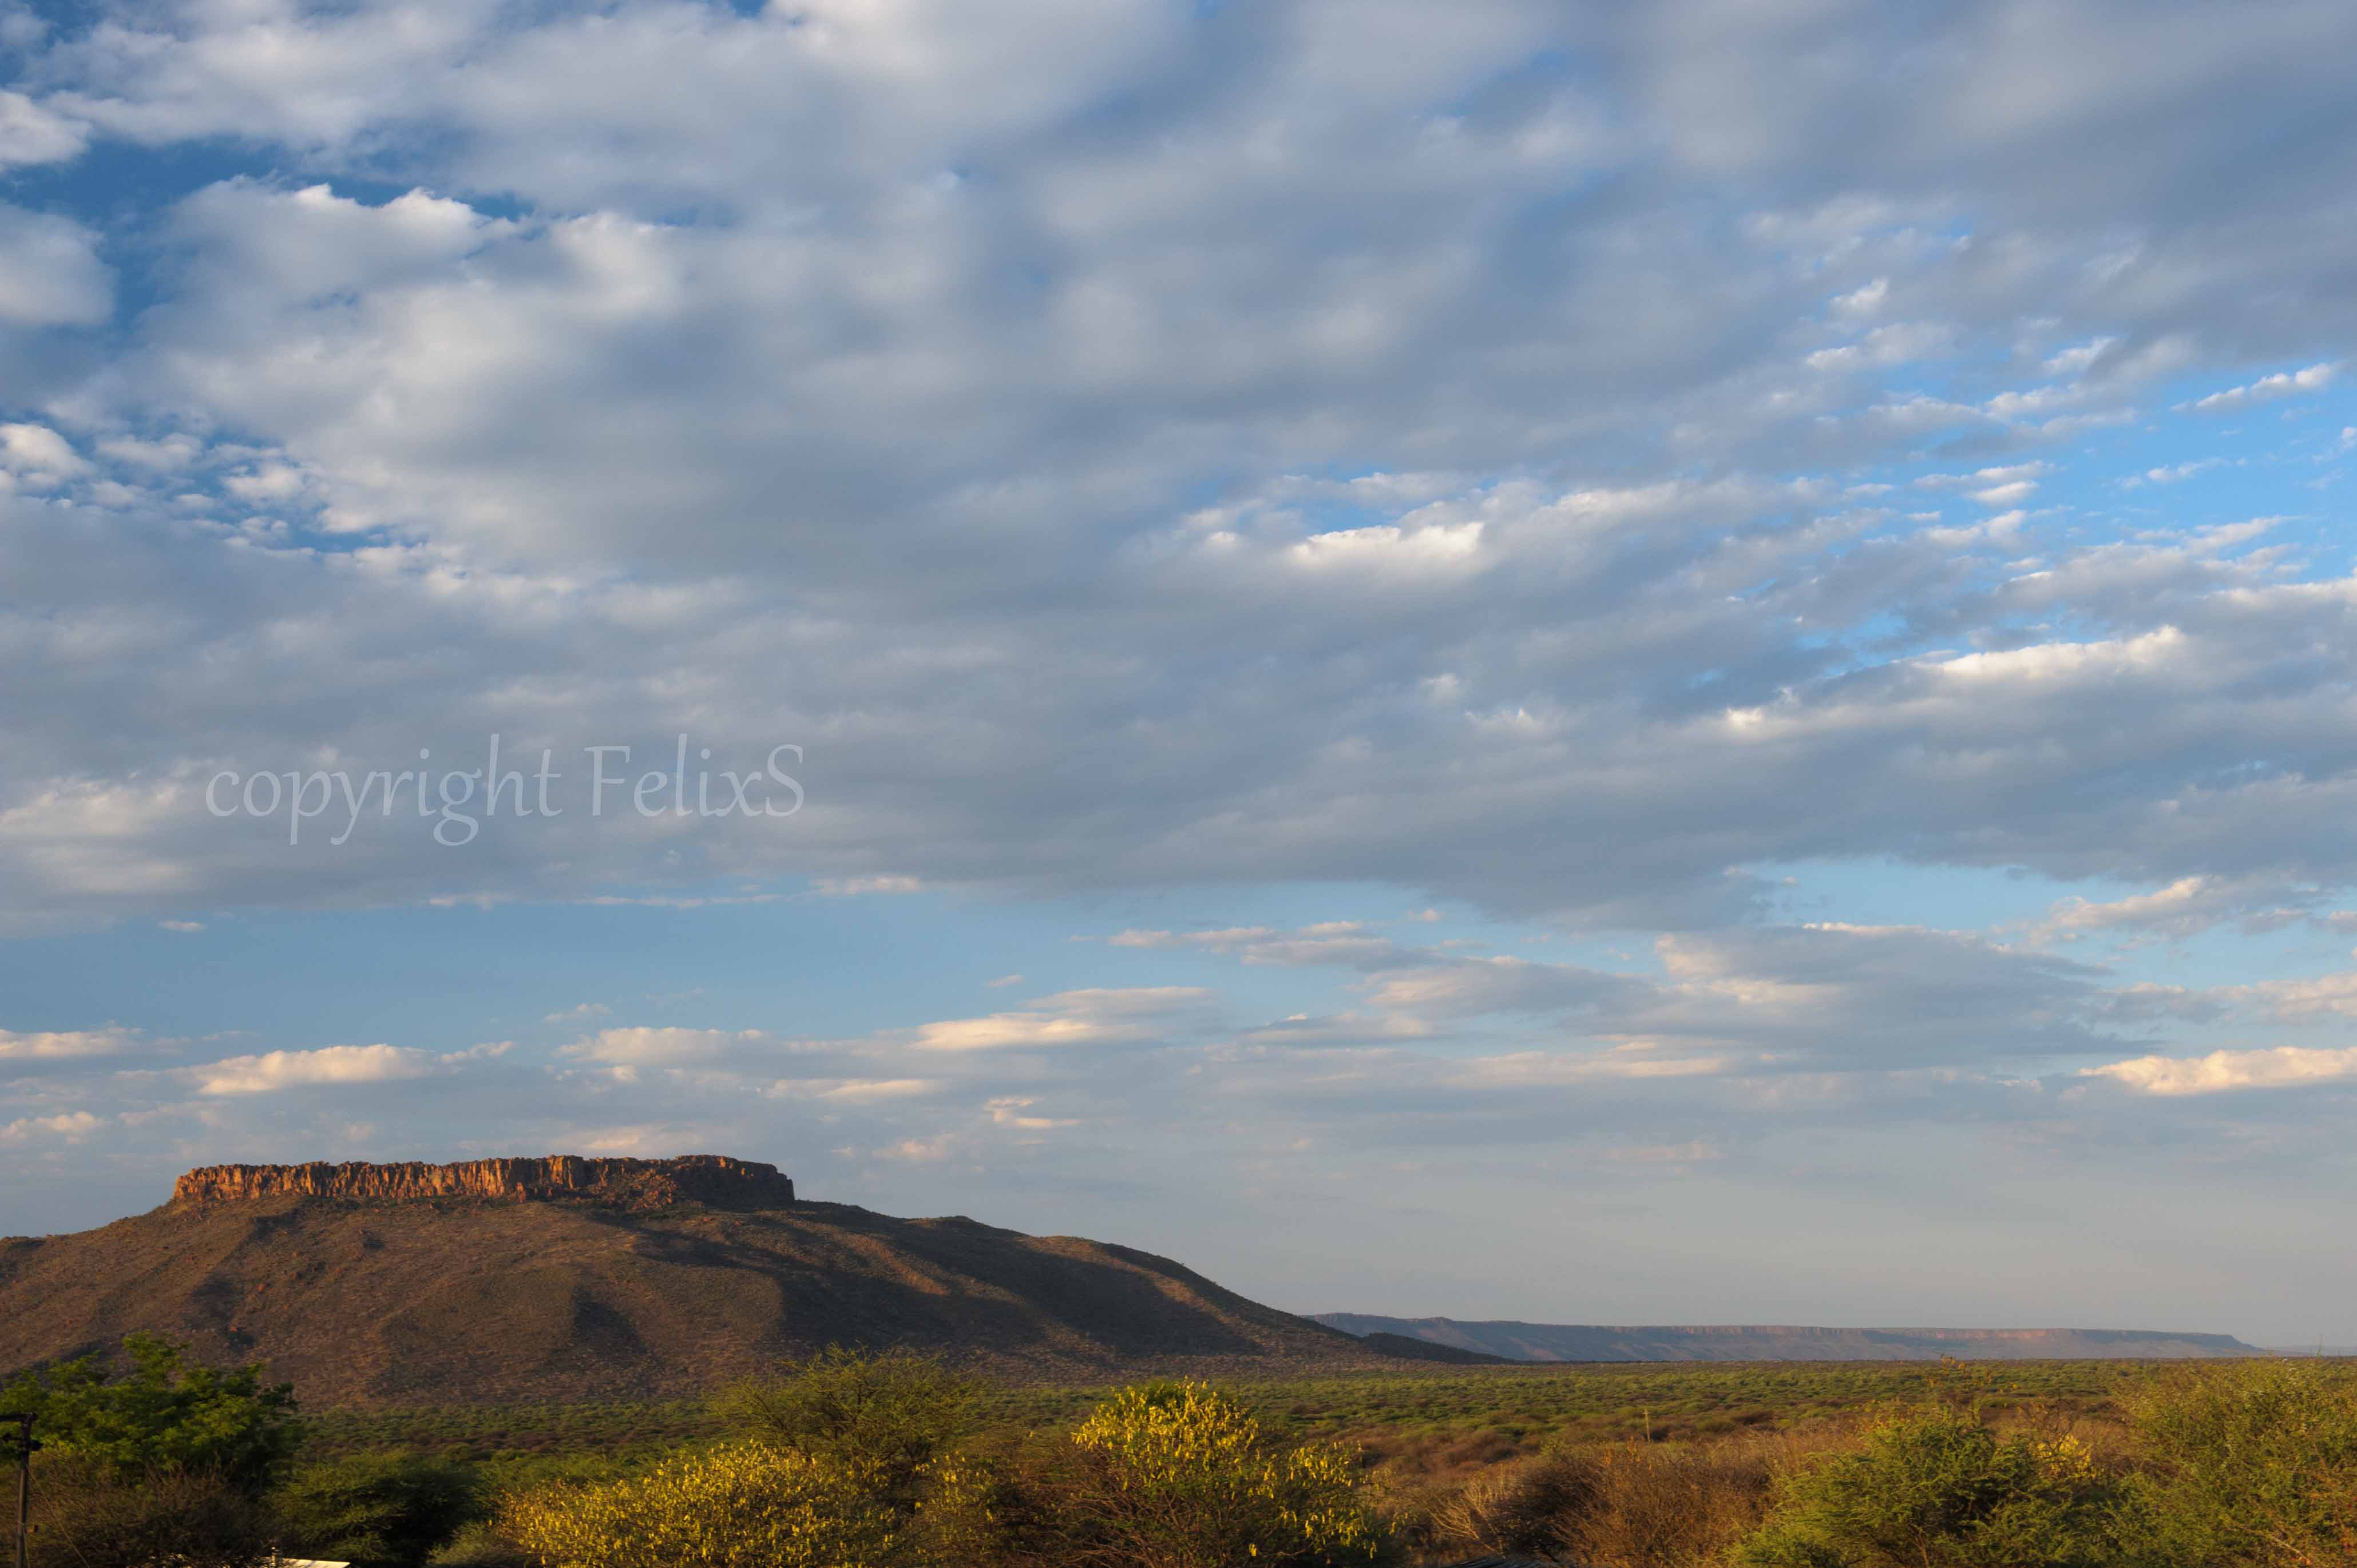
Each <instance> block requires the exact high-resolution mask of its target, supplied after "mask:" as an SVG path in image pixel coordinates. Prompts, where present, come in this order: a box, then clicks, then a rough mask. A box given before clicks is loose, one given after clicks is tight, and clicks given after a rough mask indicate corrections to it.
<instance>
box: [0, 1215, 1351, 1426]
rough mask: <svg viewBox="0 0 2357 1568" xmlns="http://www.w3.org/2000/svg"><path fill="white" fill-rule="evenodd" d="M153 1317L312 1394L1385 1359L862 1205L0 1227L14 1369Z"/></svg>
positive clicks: (1101, 1265)
mask: <svg viewBox="0 0 2357 1568" xmlns="http://www.w3.org/2000/svg"><path fill="white" fill-rule="evenodd" d="M133 1329H145V1330H149V1331H152V1332H157V1333H162V1334H167V1335H169V1336H171V1337H175V1338H179V1339H183V1340H187V1341H189V1342H191V1343H192V1344H193V1345H194V1347H195V1348H196V1349H197V1350H198V1352H199V1354H200V1355H201V1356H203V1357H204V1358H205V1359H210V1360H216V1361H227V1360H239V1361H243V1360H263V1361H266V1362H268V1363H269V1366H270V1369H271V1373H272V1375H273V1376H274V1377H276V1378H281V1379H286V1380H292V1381H293V1382H294V1383H295V1385H296V1391H297V1393H298V1395H299V1396H300V1397H301V1398H302V1399H303V1401H304V1402H306V1403H307V1404H312V1405H336V1404H346V1403H356V1404H400V1405H415V1404H427V1403H440V1402H510V1401H533V1402H539V1401H565V1400H577V1399H587V1398H646V1397H656V1396H663V1395H671V1394H678V1393H684V1392H690V1391H696V1390H700V1389H706V1388H710V1387H713V1386H715V1385H717V1384H719V1383H722V1382H725V1381H726V1380H730V1379H732V1378H736V1377H740V1376H743V1375H745V1374H747V1373H748V1372H752V1371H754V1370H757V1369H762V1368H764V1367H767V1366H770V1365H772V1364H773V1363H774V1362H775V1361H776V1360H777V1359H779V1358H781V1357H791V1356H799V1355H804V1354H808V1353H809V1352H811V1351H813V1350H816V1349H819V1348H823V1347H824V1346H826V1345H828V1344H832V1343H838V1342H840V1343H845V1344H869V1345H882V1344H907V1345H914V1346H918V1347H921V1348H928V1349H932V1350H937V1351H940V1352H942V1353H944V1354H946V1355H948V1356H950V1357H951V1358H952V1359H956V1360H958V1361H961V1362H965V1363H970V1364H973V1365H975V1366H977V1367H981V1368H986V1369H993V1370H996V1371H1000V1372H1004V1373H1009V1374H1017V1375H1028V1376H1038V1377H1045V1378H1067V1377H1074V1378H1077V1377H1095V1376H1103V1375H1107V1374H1112V1373H1116V1372H1127V1371H1131V1370H1135V1369H1157V1370H1168V1371H1185V1370H1195V1371H1201V1372H1205V1373H1212V1372H1226V1373H1231V1374H1232V1373H1235V1372H1238V1371H1243V1370H1247V1369H1249V1370H1254V1371H1268V1372H1279V1371H1285V1370H1289V1369H1294V1368H1297V1367H1298V1368H1310V1367H1320V1368H1341V1367H1349V1366H1353V1365H1381V1364H1384V1363H1385V1358H1383V1355H1382V1353H1381V1352H1380V1351H1379V1350H1376V1349H1374V1348H1372V1347H1368V1346H1365V1345H1363V1344H1361V1343H1360V1342H1358V1341H1357V1340H1355V1339H1353V1338H1352V1337H1350V1336H1347V1335H1344V1334H1341V1333H1339V1332H1337V1331H1336V1330H1333V1329H1330V1328H1327V1327H1324V1326H1320V1325H1318V1324H1315V1323H1312V1322H1309V1321H1308V1320H1307V1319H1305V1318H1300V1317H1296V1316H1292V1315H1290V1314H1287V1313H1283V1312H1279V1311H1277V1310H1275V1308H1272V1307H1266V1306H1263V1305H1259V1304H1258V1303H1256V1302H1253V1301H1249V1300H1246V1299H1245V1298H1244V1297H1243V1296H1240V1295H1238V1294H1235V1293H1233V1292H1232V1291H1228V1290H1223V1289H1222V1288H1221V1287H1220V1286H1218V1285H1216V1284H1214V1283H1211V1281H1209V1280H1207V1279H1205V1278H1203V1277H1202V1276H1201V1275H1200V1274H1197V1273H1193V1272H1192V1271H1190V1270H1189V1269H1186V1268H1184V1267H1182V1266H1181V1265H1179V1264H1178V1263H1175V1262H1171V1261H1170V1260H1168V1259H1167V1258H1159V1257H1156V1256H1154V1255H1153V1254H1151V1253H1147V1252H1141V1251H1134V1250H1132V1249H1130V1248H1126V1247H1118V1246H1112V1245H1108V1244H1105V1243H1103V1242H1097V1241H1087V1240H1078V1239H1076V1238H1071V1237H1061V1236H1049V1237H1041V1236H1028V1235H1024V1234H1021V1233H1019V1232H1017V1231H1013V1230H997V1229H995V1228H993V1227H990V1226H987V1225H982V1224H977V1223H975V1222H974V1221H973V1220H970V1219H893V1218H891V1217H889V1216H887V1215H882V1214H876V1213H872V1212H870V1211H868V1210H866V1209H863V1208H853V1207H850V1206H848V1205H844V1204H833V1203H812V1202H807V1201H804V1202H799V1203H794V1204H793V1205H792V1206H791V1207H787V1208H724V1207H705V1206H703V1205H700V1204H694V1203H684V1204H678V1205H673V1206H670V1207H664V1208H637V1209H630V1208H609V1207H600V1206H598V1205H596V1204H576V1203H562V1202H522V1201H504V1202H503V1201H482V1200H476V1199H469V1198H463V1197H461V1198H438V1197H437V1198H433V1199H415V1198H409V1199H403V1200H397V1201H376V1202H372V1201H366V1200H353V1199H350V1198H344V1197H307V1196H285V1195H281V1196H273V1197H260V1198H254V1199H250V1200H243V1201H234V1202H205V1203H192V1202H185V1201H180V1202H174V1203H171V1204H167V1205H166V1206H165V1207H163V1208H157V1209H155V1210H153V1211H151V1212H149V1213H146V1214H143V1215H139V1216H137V1217H135V1218H133V1219H122V1220H117V1221H116V1222H115V1223H113V1224H112V1225H107V1226H103V1227H102V1228H100V1229H98V1230H88V1231H82V1232H80V1233H77V1234H73V1235H64V1236H51V1237H44V1238H38V1239H28V1238H12V1239H9V1240H0V1376H5V1374H7V1373H9V1372H13V1371H15V1370H16V1369H22V1368H24V1367H27V1366H32V1365H38V1364H41V1363H45V1362H48V1361H51V1360H55V1359H59V1358H62V1357H66V1356H70V1355H75V1354H78V1353H81V1352H82V1351H85V1350H90V1349H98V1348H108V1347H111V1346H113V1344H115V1343H116V1342H118V1341H119V1340H120V1339H121V1337H122V1336H123V1335H124V1333H126V1332H128V1331H130V1330H133ZM1389 1364H1392V1365H1397V1364H1398V1363H1396V1362H1392V1363H1389Z"/></svg>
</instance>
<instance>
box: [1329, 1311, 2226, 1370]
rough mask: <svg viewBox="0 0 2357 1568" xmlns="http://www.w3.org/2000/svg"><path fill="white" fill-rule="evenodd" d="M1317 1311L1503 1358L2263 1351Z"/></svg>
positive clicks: (2147, 1341)
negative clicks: (1470, 1320) (1474, 1320)
mask: <svg viewBox="0 0 2357 1568" xmlns="http://www.w3.org/2000/svg"><path fill="white" fill-rule="evenodd" d="M1315 1319H1316V1321H1318V1322H1319V1323H1322V1324H1324V1325H1326V1326H1328V1327H1329V1328H1339V1329H1340V1330H1342V1331H1343V1332H1344V1333H1345V1334H1356V1335H1358V1336H1360V1337H1361V1338H1368V1339H1371V1340H1373V1341H1374V1342H1375V1343H1379V1344H1380V1343H1382V1342H1383V1340H1386V1339H1391V1338H1394V1337H1396V1338H1405V1339H1421V1340H1423V1341H1425V1342H1426V1343H1427V1344H1432V1345H1445V1346H1448V1347H1449V1348H1453V1349H1457V1350H1469V1351H1473V1352H1475V1353H1477V1354H1480V1355H1485V1356H1497V1357H1501V1358H1503V1359H1506V1360H1510V1361H1933V1360H1937V1359H1940V1358H1941V1357H1943V1356H1953V1357H1955V1358H1956V1359H1958V1360H1963V1361H2029V1360H2072V1361H2079V1360H2099V1359H2155V1360H2185V1359H2195V1358H2203V1357H2216V1356H2264V1355H2266V1353H2267V1352H2266V1351H2265V1350H2263V1349H2261V1348H2259V1347H2258V1346H2255V1345H2245V1344H2244V1343H2243V1341H2241V1340H2240V1339H2237V1338H2235V1337H2233V1335H2231V1334H2172V1333H2167V1332H2160V1331H2155V1330H2150V1329H2141V1328H1800V1327H1783V1326H1766V1325H1732V1326H1670V1327H1626V1326H1619V1327H1615V1326H1598V1325H1585V1324H1562V1323H1516V1322H1512V1321H1505V1322H1485V1323H1466V1322H1460V1321H1458V1319H1456V1318H1453V1317H1378V1316H1373V1315H1372V1314H1368V1313H1361V1312H1321V1313H1318V1314H1316V1315H1315ZM1377 1337H1381V1338H1377Z"/></svg>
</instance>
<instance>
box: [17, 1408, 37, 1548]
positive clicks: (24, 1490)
mask: <svg viewBox="0 0 2357 1568" xmlns="http://www.w3.org/2000/svg"><path fill="white" fill-rule="evenodd" d="M32 1510H33V1412H31V1411H27V1412H24V1413H23V1414H21V1415H19V1416H18V1417H17V1418H16V1568H25V1516H26V1515H27V1514H28V1513H30V1512H32Z"/></svg>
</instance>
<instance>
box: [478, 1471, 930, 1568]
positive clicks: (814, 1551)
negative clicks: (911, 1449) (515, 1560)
mask: <svg viewBox="0 0 2357 1568" xmlns="http://www.w3.org/2000/svg"><path fill="white" fill-rule="evenodd" d="M896 1523H897V1520H896V1516H895V1515H894V1513H893V1512H892V1510H891V1509H888V1508H887V1507H886V1506H884V1505H883V1504H882V1503H880V1502H878V1501H877V1500H876V1499H875V1498H873V1497H872V1496H871V1495H870V1494H869V1492H868V1491H867V1490H866V1488H865V1487H862V1486H861V1485H860V1484H859V1483H858V1482H857V1481H856V1479H855V1478H853V1477H850V1476H847V1475H846V1474H845V1473H844V1472H843V1471H842V1470H841V1469H839V1468H837V1467H836V1466H833V1465H830V1464H828V1463H826V1462H824V1461H823V1460H818V1459H813V1458H812V1457H811V1456H810V1455H806V1454H797V1453H792V1452H790V1451H788V1450H785V1449H780V1448H774V1447H771V1446H769V1445H768V1444H759V1443H737V1444H726V1445H724V1446H721V1447H717V1448H714V1449H710V1450H707V1451H705V1452H704V1453H700V1454H687V1455H677V1456H674V1457H673V1458H671V1459H668V1460H665V1461H664V1462H662V1464H660V1465H657V1466H655V1467H654V1468H653V1469H651V1470H649V1471H647V1472H646V1473H645V1474H643V1475H640V1476H633V1477H626V1478H624V1479H622V1480H619V1481H611V1482H608V1483H607V1484H605V1485H603V1486H595V1487H579V1486H557V1487H548V1488H546V1489H544V1490H541V1491H537V1492H530V1493H526V1494H524V1495H522V1496H520V1497H515V1498H510V1499H508V1501H507V1503H506V1505H505V1506H504V1507H503V1508H502V1509H500V1516H499V1528H500V1533H501V1534H502V1535H504V1536H506V1537H507V1538H508V1539H509V1540H511V1541H514V1542H515V1544H516V1545H517V1546H518V1547H520V1548H522V1550H523V1551H524V1552H527V1553H529V1554H530V1555H531V1556H533V1557H534V1558H537V1559H538V1560H540V1561H541V1562H542V1563H545V1564H547V1565H548V1568H681V1565H682V1564H687V1563H693V1564H696V1565H697V1568H887V1565H888V1564H893V1563H898V1562H899V1556H898V1555H897V1554H896V1552H895V1546H896V1544H897V1537H898V1532H897V1530H896V1528H895V1526H896Z"/></svg>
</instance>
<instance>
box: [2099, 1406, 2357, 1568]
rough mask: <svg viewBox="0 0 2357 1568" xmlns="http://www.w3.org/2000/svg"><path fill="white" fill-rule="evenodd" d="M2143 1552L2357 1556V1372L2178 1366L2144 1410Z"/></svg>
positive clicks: (2139, 1413)
mask: <svg viewBox="0 0 2357 1568" xmlns="http://www.w3.org/2000/svg"><path fill="white" fill-rule="evenodd" d="M2134 1414H2135V1418H2136V1428H2137V1432H2138V1434H2139V1435H2140V1436H2141V1437H2142V1439H2143V1442H2144V1451H2145V1456H2146V1461H2147V1466H2148V1467H2149V1469H2148V1473H2147V1475H2146V1476H2144V1477H2139V1484H2138V1487H2137V1500H2138V1502H2139V1503H2140V1504H2141V1505H2142V1506H2141V1507H2140V1508H2139V1509H2138V1512H2139V1514H2140V1515H2141V1516H2142V1519H2143V1521H2144V1531H2143V1535H2142V1538H2141V1540H2140V1541H2139V1542H2138V1544H2139V1549H2140V1550H2139V1553H2138V1554H2139V1555H2140V1556H2141V1557H2143V1558H2144V1559H2145V1560H2147V1561H2148V1562H2152V1563H2200V1564H2202V1565H2203V1568H2309V1565H2311V1564H2319V1563H2352V1562H2357V1375H2352V1372H2351V1371H2350V1370H2349V1369H2346V1368H2342V1367H2335V1366H2325V1365H2320V1364H2319V1363H2316V1362H2298V1361H2268V1362H2262V1363H2258V1364H2255V1365H2244V1366H2236V1367H2217V1368H2211V1369H2204V1370H2201V1371H2197V1372H2189V1373H2183V1374H2179V1375H2178V1376H2175V1377H2172V1378H2170V1379H2169V1380H2167V1381H2165V1382H2164V1383H2163V1384H2162V1385H2161V1386H2160V1387H2159V1388H2158V1389H2157V1390H2155V1391H2153V1392H2152V1393H2151V1394H2150V1395H2148V1396H2147V1398H2146V1399H2145V1400H2144V1401H2143V1402H2141V1403H2140V1404H2139V1405H2138V1406H2137V1407H2136V1410H2135V1412H2134Z"/></svg>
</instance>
